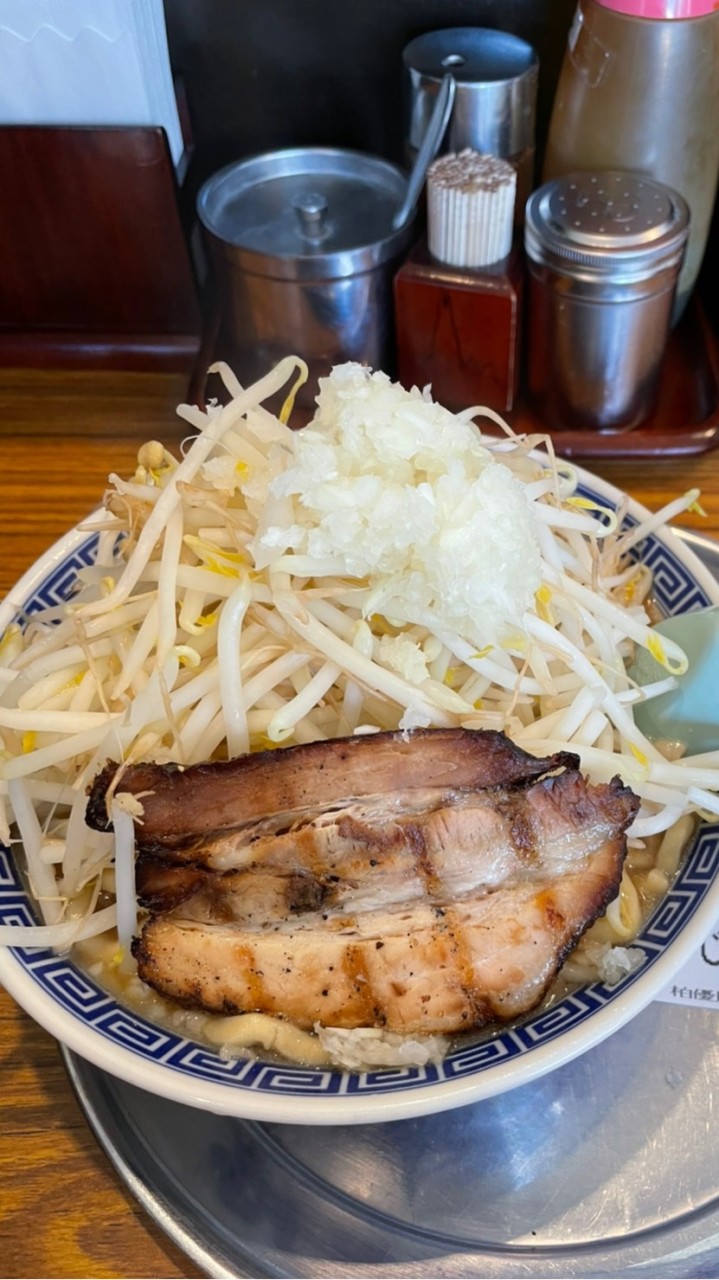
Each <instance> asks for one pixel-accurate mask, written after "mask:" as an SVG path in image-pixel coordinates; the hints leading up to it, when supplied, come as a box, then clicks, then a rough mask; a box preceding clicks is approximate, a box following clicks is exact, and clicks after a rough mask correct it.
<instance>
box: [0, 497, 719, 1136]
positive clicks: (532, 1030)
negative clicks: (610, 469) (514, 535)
mask: <svg viewBox="0 0 719 1280" xmlns="http://www.w3.org/2000/svg"><path fill="white" fill-rule="evenodd" d="M580 480H581V483H582V490H583V492H585V493H586V494H587V495H588V496H590V497H594V498H598V499H599V500H600V501H602V502H603V503H605V504H607V503H608V504H610V505H616V504H617V502H618V500H619V497H620V495H619V494H618V493H617V491H616V490H615V489H613V488H612V487H611V486H610V485H607V484H605V483H604V482H603V481H601V480H599V479H597V478H595V477H592V476H589V475H588V474H586V473H584V472H581V471H580ZM644 515H646V512H644V510H643V509H642V508H641V507H639V506H638V505H637V504H632V505H631V506H630V515H629V519H630V520H631V521H633V520H636V519H641V518H642V517H643V516H644ZM94 548H95V539H94V538H92V537H88V536H87V535H86V534H82V533H80V532H78V531H74V532H72V533H70V534H68V535H67V536H66V537H64V538H62V539H61V540H60V541H59V542H58V543H56V544H55V546H54V547H53V548H52V549H51V550H50V551H49V552H48V553H47V554H46V555H45V556H43V557H42V559H41V560H39V561H38V563H37V564H36V565H35V566H34V568H33V569H32V570H30V572H29V573H28V574H26V575H25V576H24V577H23V579H22V580H21V581H20V583H18V585H17V587H16V588H15V590H14V591H12V592H11V594H10V596H9V597H8V598H7V599H6V601H5V602H4V604H3V605H2V606H1V607H0V631H2V630H3V629H4V627H5V626H7V624H8V623H9V622H10V621H11V620H12V619H13V618H14V617H16V616H17V614H18V613H19V612H21V611H24V612H25V614H28V613H31V612H33V611H36V610H38V609H40V608H43V607H45V606H46V605H51V604H56V603H57V602H58V601H59V600H61V599H64V598H66V597H67V595H68V593H69V592H70V591H71V590H72V586H73V583H74V580H75V574H76V573H77V571H78V569H79V568H80V566H82V565H84V564H87V563H90V562H92V559H93V555H94ZM642 559H643V560H644V561H645V562H646V563H648V564H649V565H650V566H651V568H652V570H653V573H654V584H655V592H656V595H657V598H658V600H659V603H660V605H661V606H662V608H663V609H664V610H665V612H666V613H669V614H673V613H682V612H685V611H687V610H690V609H694V608H700V607H702V606H704V605H708V604H716V603H719V584H717V582H716V581H715V580H714V579H713V577H712V576H711V574H710V573H709V571H708V570H707V569H705V568H704V566H703V565H702V564H701V562H700V561H699V560H698V559H697V557H696V556H695V555H694V553H693V552H692V551H691V550H690V549H689V548H688V547H687V546H685V545H684V544H683V543H682V541H681V540H680V539H679V538H678V537H677V536H676V535H675V534H673V533H672V532H670V531H664V532H662V533H661V534H660V535H657V536H652V537H650V538H648V539H647V540H646V542H645V544H644V546H643V548H642ZM717 917H719V824H714V825H711V826H704V827H703V828H702V829H701V830H700V833H699V835H698V838H697V840H696V841H695V844H694V846H693V848H692V850H691V852H690V854H689V856H688V858H687V859H686V861H685V863H684V865H683V867H682V868H681V870H680V872H679V875H678V877H677V880H676V882H675V884H674V885H673V886H672V889H671V890H670V892H669V893H668V894H667V896H666V897H665V898H664V899H663V900H662V902H661V903H660V904H659V905H658V907H657V908H656V910H655V911H654V913H653V914H652V916H651V918H650V919H649V920H648V922H647V924H646V926H645V927H644V929H643V930H642V932H641V934H640V936H639V938H638V939H637V940H636V943H635V944H633V945H636V946H637V947H638V948H639V949H640V950H641V952H642V954H643V957H644V959H643V961H642V964H641V966H640V967H639V968H638V969H637V970H636V971H635V972H634V973H632V974H630V975H629V976H628V977H626V978H624V979H623V980H622V981H621V982H619V983H617V984H616V985H614V986H612V987H609V986H606V985H603V984H601V983H593V984H591V985H590V986H587V987H583V988H581V989H580V990H578V991H575V992H573V993H572V994H571V995H568V996H567V997H566V998H565V999H563V1000H561V1001H559V1002H558V1003H557V1004H554V1005H553V1006H552V1007H551V1008H550V1009H549V1010H545V1011H540V1012H537V1013H535V1014H533V1015H530V1016H529V1017H527V1018H526V1019H525V1020H523V1021H522V1023H521V1025H519V1026H516V1027H513V1028H511V1029H508V1030H505V1031H502V1032H500V1033H499V1034H497V1035H495V1036H494V1037H492V1038H489V1039H485V1040H483V1041H482V1042H481V1043H478V1044H475V1045H472V1046H470V1047H465V1048H460V1049H457V1050H456V1052H454V1053H452V1054H450V1056H449V1057H448V1058H447V1059H446V1060H445V1061H444V1062H443V1063H442V1065H441V1066H429V1067H425V1068H392V1069H386V1070H377V1071H373V1072H367V1073H363V1074H350V1073H343V1072H339V1071H329V1070H323V1069H316V1068H312V1069H310V1068H301V1067H293V1066H278V1065H277V1064H276V1063H268V1062H263V1061H261V1060H257V1059H246V1060H239V1061H232V1062H227V1061H224V1060H223V1059H222V1058H220V1057H219V1055H217V1054H216V1053H213V1052H212V1050H210V1049H206V1048H204V1047H203V1046H200V1045H197V1044H195V1043H192V1042H190V1041H188V1040H186V1039H183V1037H182V1036H180V1035H177V1034H176V1033H174V1032H172V1031H167V1030H165V1029H164V1028H161V1027H158V1026H156V1025H153V1024H151V1023H149V1022H147V1021H145V1020H144V1019H143V1018H141V1017H138V1016H137V1015H135V1014H133V1013H131V1012H130V1011H128V1010H127V1009H125V1008H123V1007H122V1006H121V1005H119V1004H118V1003H117V1002H116V1000H114V999H113V998H112V997H111V996H109V995H108V994H107V993H106V992H105V991H103V989H102V988H101V987H99V986H98V985H97V984H96V983H95V982H94V981H93V980H92V979H91V978H89V977H88V976H87V975H86V974H85V973H83V972H82V971H81V970H80V969H78V968H77V966H76V965H74V964H73V963H72V961H71V960H69V959H68V958H67V957H66V956H57V955H55V954H53V952H52V951H48V950H41V949H37V948H36V949H26V948H21V947H17V948H7V949H0V981H2V983H3V984H4V985H5V987H6V988H7V990H8V991H9V992H10V994H11V995H12V996H14V998H15V999H16V1000H17V1001H18V1003H19V1004H20V1005H22V1007H23V1008H24V1009H26V1010H27V1012H28V1013H29V1014H30V1015H31V1016H32V1017H33V1018H35V1019H36V1020H37V1021H38V1022H39V1023H40V1024H41V1025H42V1026H43V1027H45V1029H46V1030H47V1031H49V1032H51V1033H52V1035H54V1036H55V1037H56V1038H57V1039H58V1040H60V1041H61V1042H62V1043H63V1044H66V1045H67V1046H68V1047H69V1048H70V1049H72V1050H74V1052H76V1053H78V1054H80V1055H81V1056H82V1057H84V1058H87V1059H88V1060H89V1061H90V1062H92V1063H94V1064H95V1065H96V1066H98V1067H100V1068H101V1069H103V1070H105V1071H108V1072H110V1073H112V1074H113V1075H116V1076H119V1077H121V1078H122V1079H123V1080H125V1081H127V1082H129V1083H131V1084H134V1085H138V1086H139V1087H140V1088H143V1089H146V1090H148V1091H149V1092H151V1093H156V1094H161V1095H163V1096H164V1097H168V1098H172V1099H174V1100H175V1101H177V1102H182V1103H186V1104H189V1105H191V1106H195V1107H201V1108H205V1109H207V1110H210V1111H214V1112H218V1113H222V1114H228V1115H233V1116H240V1117H246V1118H249V1119H253V1120H266V1121H276V1122H279V1123H296V1124H353V1123H367V1122H370V1121H380V1120H396V1119H401V1118H403V1117H410V1116H417V1115H423V1114H428V1113H430V1112H433V1111H441V1110H444V1109H447V1108H450V1107H455V1106H461V1105H464V1104H466V1103H470V1102H476V1101H478V1100H479V1099H482V1098H487V1097H490V1096H491V1095H493V1094H498V1093H501V1092H503V1091H504V1090H506V1089H511V1088H513V1087H515V1086H516V1085H520V1084H524V1083H526V1082H528V1081H529V1080H532V1079H535V1078H536V1077H537V1076H540V1075H542V1074H544V1073H545V1072H547V1071H551V1070H553V1069H554V1068H555V1067H558V1066H560V1065H561V1064H562V1063H565V1062H568V1061H569V1060H570V1059H571V1058H574V1057H576V1056H578V1055H579V1054H580V1053H583V1052H584V1051H585V1050H587V1049H590V1048H591V1047H592V1046H593V1045H595V1044H597V1043H598V1042H599V1041H600V1040H603V1039H605V1038H606V1037H607V1036H608V1035H611V1033H612V1032H614V1031H616V1030H618V1028H619V1027H621V1026H622V1025H623V1024H624V1023H626V1022H628V1021H629V1019H630V1018H632V1017H633V1016H634V1015H635V1014H637V1013H638V1012H639V1011H640V1010H641V1009H642V1008H644V1006H645V1005H646V1004H648V1003H649V1001H651V1000H652V999H653V998H654V997H655V996H656V995H657V993H658V992H659V991H660V990H662V988H663V987H664V986H665V985H666V984H667V983H668V982H669V981H670V980H671V977H672V975H673V974H674V973H675V972H676V970H677V969H678V968H679V967H680V966H681V965H682V964H683V963H684V962H685V961H686V960H687V959H688V958H689V956H690V955H691V954H692V952H693V951H695V950H696V949H697V948H698V947H699V946H700V945H701V944H702V942H703V941H704V939H705V937H706V936H707V934H708V933H709V932H710V931H711V929H712V927H713V925H714V923H715V921H716V919H717ZM0 922H2V923H12V922H15V923H22V924H30V923H33V922H34V915H33V910H32V906H31V903H30V901H29V899H28V898H27V896H26V894H25V892H24V890H23V887H22V885H21V883H20V880H19V879H18V876H17V873H16V870H15V867H14V865H13V859H12V856H11V854H10V852H9V851H8V850H3V849H2V848H1V847H0Z"/></svg>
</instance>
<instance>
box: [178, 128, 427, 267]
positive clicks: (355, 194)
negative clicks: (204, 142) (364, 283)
mask: <svg viewBox="0 0 719 1280" xmlns="http://www.w3.org/2000/svg"><path fill="white" fill-rule="evenodd" d="M406 184H407V179H406V177H405V175H404V174H403V173H402V171H401V170H400V169H398V168H396V167H395V166H394V165H392V164H390V163H389V162H388V161H386V160H382V159H379V158H378V157H376V156H372V155H367V154H365V153H364V152H359V151H350V150H341V149H338V148H332V147H314V148H310V147H298V148H289V149H287V150H283V151H272V152H267V153H266V154H264V155H259V156H253V157H251V158H250V159H247V160H241V161H238V162H236V163H234V164H231V165H228V166H227V167H226V168H224V169H221V170H220V171H219V172H218V173H215V174H213V176H212V177H211V178H208V180H207V181H206V182H205V183H204V185H203V187H202V188H201V190H200V193H199V196H198V200H197V210H198V215H199V218H200V221H201V222H202V224H203V226H204V227H205V228H206V229H207V230H208V231H209V232H211V233H212V235H214V236H216V237H217V238H218V239H219V240H221V241H222V242H223V243H224V245H226V246H230V247H233V246H234V247H236V249H237V257H238V258H242V259H244V260H245V263H246V265H248V266H251V268H252V269H253V270H254V271H256V272H258V273H260V274H268V275H277V274H282V275H297V276H305V277H308V276H316V275H317V274H322V275H325V276H347V275H352V274H354V273H356V272H357V271H360V270H368V269H369V268H371V267H373V266H377V265H378V264H380V263H381V262H384V261H386V260H387V259H388V258H389V257H391V256H392V254H393V253H395V252H396V251H397V248H398V246H399V245H400V244H402V243H404V242H405V241H406V239H407V236H408V232H409V231H410V230H411V227H410V228H407V227H405V228H403V229H402V230H401V231H399V232H397V231H395V230H394V229H393V227H392V218H393V215H394V214H395V213H396V211H397V209H398V208H399V206H400V204H401V201H402V198H403V196H404V193H405V189H406Z"/></svg>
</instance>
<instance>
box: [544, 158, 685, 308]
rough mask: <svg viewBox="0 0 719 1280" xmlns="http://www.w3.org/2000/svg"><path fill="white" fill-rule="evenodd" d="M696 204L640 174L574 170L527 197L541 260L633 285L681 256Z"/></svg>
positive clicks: (600, 277) (560, 268) (565, 268)
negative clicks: (690, 204)
mask: <svg viewBox="0 0 719 1280" xmlns="http://www.w3.org/2000/svg"><path fill="white" fill-rule="evenodd" d="M688 231H689V207H688V205H687V203H686V201H685V200H684V199H683V198H682V196H680V195H679V194H678V192H676V191H673V190H672V189H671V187H667V186H665V185H664V184H663V183H661V182H655V181H654V180H653V179H651V178H645V177H643V176H641V175H639V174H635V173H622V172H620V171H615V170H609V171H606V172H604V171H603V172H586V173H569V174H564V175H563V176H562V177H560V178H555V179H554V180H553V181H552V182H547V183H545V184H544V186H542V187H539V188H538V189H537V190H536V191H534V192H533V193H532V195H531V196H530V197H529V200H528V201H527V208H526V222H525V229H524V240H525V248H526V251H527V255H528V257H529V258H531V260H532V261H533V262H536V263H542V264H544V265H545V266H550V267H553V268H554V269H555V270H557V269H558V270H560V271H564V272H565V273H567V274H570V275H575V274H577V273H581V274H582V275H586V276H591V277H595V278H598V279H611V280H612V282H614V283H617V284H620V283H632V282H635V281H640V280H645V279H648V278H650V277H651V276H653V275H655V273H656V272H658V271H659V270H661V269H662V268H664V267H669V266H673V265H674V264H676V263H678V262H680V261H681V258H682V255H683V253H684V247H685V244H686V239H687V234H688Z"/></svg>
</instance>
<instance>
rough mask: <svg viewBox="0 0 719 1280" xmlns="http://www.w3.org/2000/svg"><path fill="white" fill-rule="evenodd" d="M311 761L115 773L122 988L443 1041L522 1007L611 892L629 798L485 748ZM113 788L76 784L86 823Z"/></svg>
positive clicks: (613, 787)
mask: <svg viewBox="0 0 719 1280" xmlns="http://www.w3.org/2000/svg"><path fill="white" fill-rule="evenodd" d="M355 742H356V743H358V744H361V749H360V750H359V751H358V752H357V755H353V754H352V752H353V750H354V748H353V747H352V746H350V745H349V744H350V743H352V744H354V743H355ZM375 745H377V746H378V753H377V761H374V760H373V757H372V754H371V753H372V750H373V748H374V747H375ZM313 746H314V749H313V750H310V749H309V748H307V747H297V748H287V749H284V750H281V751H277V752H272V753H263V754H262V755H258V756H254V757H249V758H245V759H244V760H239V761H233V762H229V763H227V764H225V765H220V764H216V765H211V766H210V765H208V766H192V767H191V768H188V769H186V770H180V769H171V768H163V767H160V766H135V767H134V768H132V769H128V770H127V771H126V773H125V774H124V775H123V777H122V781H121V784H120V787H119V788H118V790H120V791H124V790H131V791H132V792H133V793H134V794H136V795H139V797H140V799H141V803H142V805H143V808H144V811H145V812H144V816H143V818H142V819H141V820H140V821H139V822H137V823H136V833H137V839H138V845H139V849H140V857H139V860H138V889H139V893H140V896H141V901H142V902H143V904H144V905H145V906H146V907H147V908H148V910H149V911H150V913H151V915H150V918H149V920H148V921H147V922H146V923H145V925H144V927H143V930H142V934H141V937H140V938H139V939H138V940H137V941H136V943H135V947H134V951H135V956H136V958H137V962H138V969H139V973H140V976H141V977H142V978H143V979H144V980H145V981H146V982H148V983H150V984H151V985H152V986H154V987H155V988H156V989H157V990H158V991H160V992H161V993H163V994H164V995H166V996H169V997H171V998H173V999H175V1000H177V1001H179V1002H181V1003H183V1004H186V1005H189V1006H194V1007H201V1008H204V1009H207V1010H209V1011H212V1012H217V1013H228V1012H237V1011H247V1012H250V1011H255V1012H261V1013H268V1014H273V1015H281V1016H284V1017H287V1018H289V1019H291V1020H292V1021H294V1022H296V1023H297V1024H298V1025H300V1026H302V1027H312V1026H314V1025H315V1024H316V1023H318V1022H319V1023H322V1024H324V1025H333V1026H339V1027H348V1028H350V1027H354V1026H377V1027H385V1028H387V1029H389V1030H393V1031H399V1032H402V1033H407V1034H417V1033H425V1032H426V1033H434V1032H441V1033H445V1034H451V1033H453V1032H457V1031H462V1030H468V1029H470V1028H475V1027H479V1026H482V1025H483V1024H484V1023H486V1022H489V1021H495V1020H504V1019H508V1018H515V1017H517V1016H518V1015H519V1014H522V1013H525V1012H527V1011H529V1010H530V1009H531V1008H533V1007H534V1006H535V1005H536V1004H537V1003H539V1002H540V1001H541V999H542V997H543V996H544V994H545V993H546V991H547V989H548V987H549V986H550V985H551V982H552V981H553V979H554V977H555V975H556V973H557V972H558V970H559V968H560V967H561V965H562V963H563V961H564V959H565V957H566V955H567V954H568V953H569V951H571V949H572V948H573V947H574V946H575V945H576V943H577V941H578V940H579V938H580V937H581V935H582V933H583V932H584V930H585V929H586V928H587V927H588V925H589V924H591V922H592V921H593V920H594V919H595V918H596V916H597V915H599V914H600V913H601V912H602V911H603V910H604V908H605V907H606V905H607V903H608V902H609V901H610V900H611V898H612V897H614V896H615V894H616V892H617V890H618V887H619V882H620V879H621V874H622V866H623V861H624V856H625V853H626V837H625V832H626V829H627V827H628V826H629V824H630V823H631V821H632V819H633V817H634V814H635V813H636V810H637V807H638V800H637V798H636V797H635V796H634V795H633V794H632V792H631V791H629V790H628V789H627V788H625V787H624V786H623V785H622V784H621V782H620V781H619V780H618V779H614V780H613V781H612V782H611V783H608V784H605V785H600V786H591V785H589V784H588V783H587V782H586V781H585V779H584V778H583V777H582V776H581V774H580V773H579V772H578V770H577V768H576V763H577V762H576V759H575V757H573V756H571V755H569V754H565V753H562V754H561V755H557V756H552V757H549V758H548V759H545V760H537V759H535V758H534V757H531V756H528V755H525V753H524V752H521V751H520V750H519V749H518V748H516V747H514V746H513V745H512V744H511V743H510V742H509V740H508V739H506V738H504V737H502V736H501V735H497V734H487V733H481V732H478V733H472V732H471V731H467V730H457V731H448V730H447V731H446V730H430V731H426V732H422V733H417V734H414V735H412V736H410V737H408V738H407V737H405V736H403V735H394V734H380V735H376V736H375V737H372V738H358V739H351V740H349V741H348V742H340V743H337V742H327V743H317V744H313ZM338 752H339V754H338ZM483 756H486V759H485V760H484V762H483V760H482V757H483ZM455 758H456V759H455ZM248 761H252V762H253V769H252V771H251V773H248V772H247V771H246V770H247V768H248ZM354 761H357V762H358V777H359V782H358V785H356V786H355V785H354V769H353V762H354ZM256 762H260V763H259V764H257V763H256ZM263 764H264V768H263V767H262V765H263ZM188 775H189V776H190V780H189V784H188V783H187V781H185V782H184V783H181V784H180V785H179V789H178V786H177V784H178V781H179V779H185V780H187V778H188ZM308 775H309V776H308ZM112 776H114V774H112V775H111V773H110V770H109V768H108V769H107V770H105V771H104V773H103V774H102V775H101V777H100V778H99V779H98V780H97V781H96V783H95V786H94V787H93V797H92V802H91V803H92V807H93V813H94V814H95V816H96V818H97V817H98V815H101V814H102V813H103V811H104V795H105V793H106V791H107V787H108V786H109V785H110V782H111V777H112ZM201 776H202V777H204V778H207V779H209V781H208V788H209V792H210V794H209V796H207V797H206V798H205V799H204V801H203V804H202V806H201V809H202V812H201V814H198V809H199V808H200V804H199V800H200V798H201V797H202V794H203V792H202V786H201ZM153 778H154V779H155V782H156V784H157V786H158V788H159V795H160V798H159V801H158V802H157V803H156V802H155V796H156V795H157V794H158V792H155V793H154V794H153V795H147V794H143V793H146V792H147V791H148V789H149V787H150V784H151V782H152V779H153ZM233 780H235V781H236V782H237V788H238V793H239V797H240V799H239V800H233V798H232V786H233ZM275 788H276V789H277V794H278V795H279V797H280V804H281V805H282V812H281V814H280V815H278V814H277V813H276V812H275V810H274V808H273V803H274V802H273V797H274V794H275ZM173 792H174V794H171V793H173ZM183 810H184V811H185V813H186V818H185V819H184V821H183V817H182V813H183ZM167 812H170V813H171V814H172V829H171V831H169V832H167V831H165V829H164V828H163V826H162V820H163V814H165V813H167ZM203 817H204V822H205V827H204V829H203V828H202V825H201V819H202V818H203Z"/></svg>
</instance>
